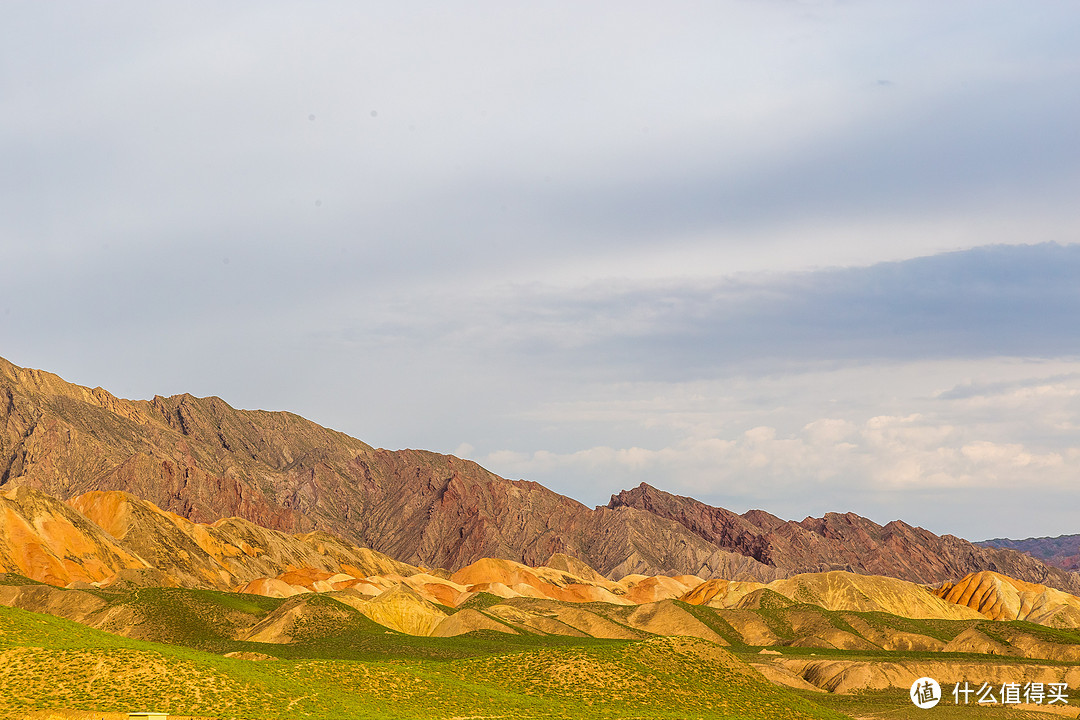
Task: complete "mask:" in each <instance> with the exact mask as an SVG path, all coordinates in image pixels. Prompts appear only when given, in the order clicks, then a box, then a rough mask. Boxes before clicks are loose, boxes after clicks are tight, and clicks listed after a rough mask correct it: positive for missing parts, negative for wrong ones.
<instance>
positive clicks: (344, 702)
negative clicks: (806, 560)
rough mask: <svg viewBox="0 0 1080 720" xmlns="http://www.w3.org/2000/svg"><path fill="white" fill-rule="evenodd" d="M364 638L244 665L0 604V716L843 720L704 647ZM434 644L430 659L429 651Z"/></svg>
mask: <svg viewBox="0 0 1080 720" xmlns="http://www.w3.org/2000/svg"><path fill="white" fill-rule="evenodd" d="M144 592H145V591H141V592H140V595H141V594H142V593H144ZM151 595H153V594H151ZM165 596H166V597H167V594H166V595H165ZM160 597H162V596H160V595H159V596H158V599H160ZM146 599H147V598H143V600H144V601H145V600H146ZM174 599H175V598H174ZM202 600H203V601H204V603H205V602H206V601H207V600H209V601H212V600H213V597H212V596H211V597H204V598H202ZM245 602H247V600H246V599H245V598H237V597H235V596H227V595H226V596H225V597H224V598H222V605H224V606H231V607H225V610H230V611H236V610H237V609H238V606H239V610H240V611H244V610H249V611H250V610H253V608H252V606H244V603H245ZM209 604H210V605H213V604H215V603H213V602H210V603H209ZM270 604H272V602H269V603H267V605H270ZM223 611H224V610H223ZM349 632H350V633H351V635H350V637H352V638H353V639H361V636H362V635H363V631H362V630H361V629H358V628H353V629H352V630H350V631H349ZM202 634H205V626H204V627H203V629H200V628H198V627H193V628H192V632H191V633H189V634H188V636H187V640H189V641H198V640H199V638H200V635H202ZM492 635H495V633H492ZM367 637H368V638H372V637H374V638H377V640H378V641H379V642H382V643H383V644H382V645H378V644H376V646H375V651H374V652H372V651H370V650H369V651H366V652H367V654H369V655H370V656H371V657H373V658H374V657H378V656H381V657H383V658H384V659H381V660H380V659H369V660H356V659H318V658H312V657H307V658H301V657H299V656H300V655H303V654H304V651H303V648H304V647H305V646H306V647H307V648H308V650H309V651H310V652H309V655H323V656H329V655H330V654H331V650H332V649H333V647H334V646H337V647H338V649H341V650H345V651H346V652H345V654H354V653H353V652H351V651H350V650H349V648H348V647H347V643H346V642H344V640H343V638H342V637H337V638H331V639H330V640H329V642H324V643H323V644H322V645H320V642H319V641H315V640H314V639H313V640H311V641H309V642H307V643H300V644H298V645H295V646H269V649H270V650H279V651H280V650H287V651H286V652H285V653H283V654H288V655H292V656H294V659H287V660H279V661H274V662H251V661H245V660H234V659H230V658H225V657H222V656H220V655H215V654H210V653H206V652H202V651H200V650H195V649H193V648H190V647H182V646H176V645H165V644H159V643H153V642H147V641H140V640H132V639H128V638H123V637H119V636H116V635H111V634H108V633H104V632H100V631H97V630H93V629H91V628H87V627H85V626H82V625H78V624H75V623H72V622H69V621H66V620H62V619H59V618H55V617H52V616H49V615H40V614H35V613H29V612H25V611H22V610H17V609H13V608H6V607H0V697H3V698H4V704H3V709H0V717H8V718H16V717H21V716H22V715H23V714H24V713H25V712H26V711H27V710H30V709H33V708H50V707H53V708H70V709H85V710H98V711H104V712H110V711H111V712H119V711H127V710H136V709H155V710H163V711H168V712H170V713H173V714H193V715H211V716H221V717H243V718H268V719H269V718H275V719H276V718H394V719H399V718H440V717H461V716H486V717H515V718H549V717H556V718H557V717H565V718H620V717H637V718H685V717H701V718H726V717H739V718H840V717H842V716H841V715H839V714H837V713H835V712H833V711H830V710H826V709H823V708H820V707H819V706H817V705H815V704H813V703H812V702H810V701H809V700H806V699H804V698H801V697H799V696H798V695H796V694H794V693H790V692H787V691H785V690H782V689H780V688H776V687H774V686H772V685H771V684H769V683H767V682H765V681H764V680H763V679H761V678H760V677H759V676H757V675H756V674H754V673H753V672H748V671H747V669H746V668H745V666H743V665H742V664H741V663H739V662H737V661H735V660H734V659H733V658H732V657H731V656H729V655H727V654H726V653H723V652H722V651H719V650H718V649H717V648H715V646H712V645H711V644H709V643H705V642H703V641H697V640H687V639H681V638H658V639H655V640H649V641H644V642H635V643H622V642H612V641H607V642H602V641H595V640H591V641H587V642H580V643H577V644H574V645H571V644H569V643H567V641H566V640H565V639H562V638H560V639H557V640H554V641H551V640H549V639H547V638H539V637H536V638H532V639H531V640H530V641H529V642H528V645H527V646H526V645H525V644H523V643H524V641H523V640H521V639H519V640H517V641H516V644H514V643H508V642H507V641H506V640H504V639H501V638H494V637H491V636H484V635H480V636H478V637H469V638H448V639H436V638H412V639H407V638H406V637H404V636H401V635H397V634H393V635H391V636H387V635H386V634H385V633H384V632H382V631H380V632H379V633H378V634H377V635H376V634H374V633H367ZM384 638H385V639H384ZM202 639H204V640H205V639H206V638H205V637H203V638H202ZM390 641H393V642H394V643H395V644H398V645H401V644H402V642H403V641H405V643H404V647H405V648H406V650H407V649H408V648H414V649H415V650H416V652H414V653H413V654H412V656H409V652H407V651H401V652H399V653H398V654H399V657H398V658H396V659H391V660H387V659H385V657H386V653H385V652H384V651H385V648H386V646H387V645H388V644H389V643H390ZM249 645H252V646H254V645H257V644H249ZM437 646H441V652H433V650H434V649H435V648H436V647H437ZM258 648H259V649H260V650H263V651H265V650H267V649H268V646H264V645H258ZM356 654H364V653H356ZM431 655H441V656H443V657H447V658H450V657H456V658H457V659H443V660H432V659H430V656H431ZM425 656H427V657H425Z"/></svg>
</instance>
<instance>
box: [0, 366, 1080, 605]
mask: <svg viewBox="0 0 1080 720" xmlns="http://www.w3.org/2000/svg"><path fill="white" fill-rule="evenodd" d="M0 486H3V488H4V489H5V490H12V489H14V488H27V489H32V490H37V491H39V492H40V493H42V494H43V495H42V497H44V496H48V497H52V498H57V499H59V500H71V499H73V498H78V497H80V496H82V497H84V498H85V497H94V496H92V495H91V496H87V495H86V494H87V493H92V492H93V491H99V492H105V491H123V492H126V493H130V494H131V495H133V496H135V497H136V498H141V499H143V500H146V501H148V502H149V503H151V504H152V505H153V506H154V507H155V509H157V511H158V512H165V513H171V514H172V515H173V516H175V517H176V518H177V522H180V519H183V520H185V521H187V522H188V523H189V524H192V525H193V527H194V526H197V527H202V526H203V525H199V524H200V523H203V524H205V523H214V522H216V521H218V520H220V519H222V518H229V517H235V518H239V519H240V520H241V521H247V522H248V523H251V524H252V525H253V526H258V527H260V528H263V529H264V530H272V531H278V532H280V533H284V534H285V535H287V536H294V535H301V536H305V537H308V538H309V541H305V542H315V543H317V542H318V540H317V539H310V538H319V537H321V536H320V535H318V534H319V533H323V534H326V533H329V534H331V535H332V536H333V537H334V538H340V541H338V542H341V543H343V544H345V545H349V546H350V547H356V548H365V549H366V548H370V549H371V550H372V551H376V552H377V553H381V554H382V555H385V556H386V558H387V561H391V562H399V563H405V564H408V565H410V566H415V567H421V566H422V567H425V568H445V569H446V570H448V571H456V570H460V569H462V568H464V567H466V566H468V565H470V564H471V563H474V562H476V561H478V560H480V559H483V558H503V559H507V560H512V561H515V562H518V563H521V564H523V565H525V566H531V567H536V566H542V565H544V564H545V563H546V562H548V561H549V560H550V559H551V558H552V556H554V555H557V554H562V555H565V556H569V557H573V558H579V559H580V560H581V561H583V562H584V563H586V564H587V565H588V566H590V567H592V568H596V570H597V571H599V572H600V573H601V574H602V575H604V576H606V577H608V578H611V579H615V578H621V577H624V576H627V575H632V574H641V575H647V576H653V575H665V576H678V575H692V576H700V577H706V578H707V577H712V578H725V579H727V580H731V581H749V582H759V583H768V582H772V581H774V580H779V579H782V578H787V577H791V576H793V575H796V574H800V573H807V572H823V571H829V570H843V571H848V572H853V573H860V574H872V575H884V576H890V577H894V578H898V579H901V580H906V581H910V582H916V583H940V582H944V581H947V580H956V579H958V578H961V577H963V576H965V575H968V574H971V573H978V572H982V571H991V572H999V573H1003V574H1005V575H1008V576H1011V577H1012V578H1015V579H1017V580H1020V581H1024V582H1028V583H1038V584H1042V585H1046V586H1049V587H1052V588H1056V589H1058V590H1062V591H1065V592H1069V593H1074V594H1075V593H1080V575H1077V574H1076V573H1072V572H1068V571H1066V570H1063V569H1061V568H1056V567H1052V566H1050V565H1047V564H1046V563H1044V562H1042V561H1040V560H1038V559H1036V558H1033V557H1031V556H1029V555H1026V554H1024V553H1021V552H1018V551H1016V550H1012V549H1008V548H993V547H981V546H978V545H975V544H973V543H970V542H968V541H966V540H963V539H961V538H957V537H954V536H951V535H944V536H937V535H934V534H933V533H930V532H928V531H926V530H923V529H921V528H915V527H912V526H910V525H907V524H905V523H903V522H900V521H893V522H890V523H888V524H887V525H884V526H882V525H878V524H876V523H874V522H872V521H870V520H868V519H866V518H862V517H859V516H857V515H854V514H851V513H847V514H834V513H830V514H827V515H826V516H825V517H823V518H807V519H805V520H803V521H801V522H794V521H785V520H782V519H780V518H777V517H775V516H773V515H770V514H769V513H766V512H764V511H760V510H754V511H750V512H747V513H744V514H741V515H740V514H736V513H733V512H730V511H728V510H724V509H723V508H716V507H712V506H709V505H707V504H705V503H702V502H699V501H697V500H694V499H692V498H688V497H681V496H677V495H672V494H670V493H666V492H663V491H661V490H658V489H656V488H653V487H651V486H649V485H646V484H642V485H641V486H639V487H637V488H634V489H633V490H628V491H624V492H621V493H619V494H618V495H615V496H613V497H612V498H611V502H609V503H608V505H607V506H605V507H597V508H588V507H586V506H585V505H582V504H581V503H579V502H577V501H575V500H573V499H571V498H568V497H565V496H563V495H559V494H558V493H555V492H553V491H551V490H549V489H547V488H545V487H543V486H542V485H540V484H538V483H535V482H529V481H524V480H508V479H505V478H501V477H499V476H497V475H495V474H493V473H491V472H489V471H487V470H485V469H484V468H482V467H480V466H479V465H477V464H476V463H474V462H471V461H468V460H463V459H460V458H456V457H453V456H450V455H442V454H438V453H433V452H427V451H422V450H397V451H391V450H382V449H376V448H373V447H371V446H370V445H367V444H366V443H364V442H362V441H360V440H357V439H354V438H351V437H349V436H348V435H345V434H344V433H340V432H337V431H334V430H330V429H327V428H324V427H321V426H319V425H317V424H316V423H314V422H311V421H309V420H306V419H304V418H302V417H299V416H297V415H294V414H292V413H287V412H267V411H261V410H238V409H235V408H232V407H231V406H229V405H228V404H227V403H226V402H225V401H223V400H221V399H220V398H216V397H209V398H196V397H193V396H191V395H177V396H172V397H154V398H153V399H152V400H124V399H120V398H117V397H115V396H113V395H112V394H110V393H109V392H107V391H106V390H103V389H102V388H93V389H91V388H86V387H82V386H79V385H75V384H71V383H68V382H66V381H64V380H62V379H61V378H59V377H58V376H56V375H54V374H51V373H48V372H45V371H41V370H33V369H26V368H21V367H18V366H15V365H13V364H12V363H10V362H7V361H6V360H3V359H0ZM99 501H100V500H99ZM78 502H79V503H83V505H85V506H86V507H84V508H83V509H85V510H86V511H87V512H91V513H92V510H93V509H92V507H89V506H90V505H92V502H91V501H90V500H83V499H80V500H79V501H78ZM80 507H82V506H80ZM133 507H134V506H133ZM131 512H141V511H136V510H131ZM106 515H108V513H105V514H104V515H101V516H100V519H101V522H102V523H103V526H108V525H109V523H113V522H116V521H115V519H110V518H109V517H106ZM132 532H134V530H133V531H132ZM192 532H194V531H192ZM312 533H315V534H314V535H313V534H312ZM182 549H183V548H182V547H179V546H178V548H177V551H179V550H182ZM290 552H293V550H290ZM295 552H300V550H295ZM117 562H126V560H124V559H123V558H121V557H119V556H118V559H117ZM357 562H359V560H357ZM286 564H288V563H286ZM294 564H295V563H294ZM61 567H62V563H61ZM126 570H127V571H130V572H139V571H147V568H142V569H141V570H140V568H138V567H135V566H131V567H128V568H126ZM58 572H59V571H58ZM215 572H216V570H215ZM234 579H235V578H234ZM229 582H231V580H230V581H229ZM225 584H226V585H227V584H228V582H226V583H225Z"/></svg>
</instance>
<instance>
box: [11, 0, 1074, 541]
mask: <svg viewBox="0 0 1080 720" xmlns="http://www.w3.org/2000/svg"><path fill="white" fill-rule="evenodd" d="M1078 27H1080V5H1077V4H1075V3H1069V2H1062V1H1050V0H1031V1H1029V2H1024V3H1019V2H996V1H995V0H979V1H978V2H974V1H971V2H968V1H964V0H957V1H956V2H950V3H939V2H920V1H918V0H913V1H905V2H895V0H893V1H891V2H884V1H882V2H876V1H873V0H865V1H861V0H848V1H841V0H835V1H826V0H820V1H814V0H805V1H796V0H738V1H736V0H718V1H714V2H707V3H706V2H702V3H698V2H678V1H676V2H668V3H645V2H633V1H620V2H618V3H616V2H594V3H580V2H557V1H556V2H546V3H542V4H540V3H523V2H513V1H507V0H500V1H499V2H466V3H455V4H448V3H424V2H395V3H385V2H379V3H366V2H351V1H350V2H318V3H291V2H290V3H286V2H275V1H274V0H260V1H259V2H244V1H240V0H238V1H236V2H230V3H218V2H186V3H173V4H165V3H141V2H108V1H103V2H100V3H94V4H92V5H88V4H86V3H75V2H67V3H65V2H56V3H39V2H31V1H27V2H19V1H12V2H8V3H6V4H5V19H4V22H3V23H2V24H0V269H2V270H3V282H2V283H0V356H3V357H5V358H7V359H8V360H10V361H11V362H13V363H15V364H16V365H20V366H23V367H36V368H42V369H46V370H49V371H52V372H55V373H57V374H59V375H61V376H62V377H64V378H65V379H67V380H69V381H72V382H76V383H79V384H83V385H88V386H91V387H93V386H101V387H105V388H106V389H108V390H109V391H110V392H112V393H114V394H116V395H119V396H121V397H127V398H150V397H153V396H154V395H171V394H176V393H182V392H190V393H192V394H195V395H199V396H206V395H217V396H219V397H221V398H223V399H225V400H226V401H227V402H229V403H230V404H231V405H233V406H234V407H239V408H250V409H255V408H259V409H266V410H289V411H292V412H296V413H299V414H301V415H303V416H305V417H308V418H310V419H312V420H314V421H316V422H318V423H320V424H323V425H326V426H329V427H332V428H335V429H337V430H341V431H344V432H346V433H348V434H350V435H353V436H355V437H358V438H360V439H362V440H364V441H365V442H368V443H370V444H372V445H375V446H378V447H386V448H390V449H398V448H405V447H412V448H423V449H428V450H434V451H437V452H443V453H453V454H456V455H459V456H462V457H466V458H470V459H473V460H475V461H477V462H479V463H480V464H482V465H484V466H485V467H487V468H489V469H490V470H492V471H494V472H496V473H498V474H500V475H502V476H505V477H510V478H526V479H529V480H536V481H539V482H541V483H543V484H545V485H547V486H548V487H550V488H552V489H553V490H556V491H558V492H561V493H564V494H567V495H569V496H571V497H574V498H576V499H578V500H580V501H582V502H584V503H586V504H589V505H600V504H606V503H607V501H608V499H609V496H610V495H611V494H612V493H615V492H618V491H619V490H622V489H625V488H629V487H633V486H636V485H637V484H638V483H640V482H648V483H650V484H651V485H654V486H656V487H658V488H661V489H663V490H667V491H669V492H673V493H677V494H683V495H692V496H694V497H697V498H699V499H701V500H703V501H705V502H709V503H711V504H714V505H719V506H722V507H726V508H729V509H732V510H735V511H738V512H743V511H746V510H748V509H752V508H760V509H764V510H767V511H769V512H772V513H774V514H776V515H779V516H781V517H784V518H788V519H795V520H800V519H802V518H804V517H806V516H808V515H813V516H820V515H821V514H823V513H825V512H848V511H851V512H857V513H859V514H861V515H865V516H867V517H870V518H871V519H873V520H875V521H877V522H879V523H886V522H888V521H890V520H893V519H902V520H904V521H906V522H908V523H911V524H913V525H917V526H921V527H925V528H927V529H929V530H931V531H933V532H935V533H939V534H941V533H951V534H955V535H959V536H961V537H965V538H968V539H971V540H982V539H986V538H992V537H1012V538H1024V537H1030V536H1045V535H1059V534H1066V533H1080V518H1078V516H1077V514H1076V511H1075V508H1076V507H1078V506H1080V482H1077V480H1078V471H1080V282H1078V280H1080V236H1078V233H1077V228H1080V202H1076V198H1077V197H1078V196H1080V91H1078V88H1080V43H1077V42H1076V29H1077V28H1078Z"/></svg>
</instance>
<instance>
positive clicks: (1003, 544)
mask: <svg viewBox="0 0 1080 720" xmlns="http://www.w3.org/2000/svg"><path fill="white" fill-rule="evenodd" d="M976 544H977V545H980V546H982V547H989V548H1008V549H1009V550H1018V551H1020V552H1022V553H1024V554H1025V555H1030V556H1032V557H1033V558H1037V559H1038V560H1042V561H1043V562H1044V563H1046V564H1047V565H1053V566H1054V567H1059V568H1061V569H1063V570H1080V535H1059V536H1057V537H1037V538H1026V539H1024V540H1009V539H1008V538H994V539H993V540H983V541H982V542H979V543H976Z"/></svg>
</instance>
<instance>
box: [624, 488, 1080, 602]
mask: <svg viewBox="0 0 1080 720" xmlns="http://www.w3.org/2000/svg"><path fill="white" fill-rule="evenodd" d="M608 507H609V508H613V509H614V508H623V507H626V508H635V509H638V510H642V511H646V512H649V513H652V514H654V515H658V516H660V517H663V518H667V519H669V520H674V521H675V522H677V523H679V524H680V525H682V526H683V527H685V528H687V529H688V530H690V531H691V532H693V533H694V534H695V535H696V536H698V537H700V538H701V539H703V540H707V541H708V542H710V543H712V544H713V545H716V546H717V547H720V548H724V549H728V550H733V551H735V552H739V553H742V554H744V555H747V556H749V557H752V558H754V559H755V560H757V561H758V562H761V563H763V564H766V565H769V566H770V567H775V568H777V569H779V570H781V571H783V572H785V573H787V574H794V573H805V572H823V571H828V570H847V571H850V572H856V573H863V574H868V575H886V576H889V577H895V578H901V579H904V580H910V581H913V582H920V583H939V582H943V581H945V580H949V579H956V578H960V577H962V576H964V575H968V574H970V573H975V572H979V571H982V570H990V571H995V572H1000V573H1004V574H1006V575H1009V576H1011V577H1015V578H1018V579H1022V580H1027V581H1029V582H1037V583H1042V584H1044V585H1049V586H1051V587H1056V588H1059V589H1063V590H1066V591H1067V592H1072V593H1076V592H1077V591H1078V590H1080V582H1078V581H1080V576H1077V575H1076V574H1075V573H1068V572H1065V571H1063V570H1061V569H1059V568H1055V567H1049V566H1047V565H1046V564H1044V563H1042V562H1040V561H1038V560H1036V559H1033V558H1031V557H1029V556H1027V555H1023V554H1021V553H1018V552H1016V551H1015V550H1009V549H998V548H987V547H979V546H977V545H975V544H973V543H970V542H968V541H967V540H963V539H961V538H958V537H955V536H953V535H942V536H938V535H935V534H933V533H932V532H930V531H928V530H924V529H922V528H916V527H912V526H911V525H908V524H907V523H904V522H901V521H899V520H894V521H893V522H890V523H888V524H887V525H878V524H877V523H875V522H873V521H871V520H868V519H866V518H864V517H860V516H858V515H855V514H854V513H846V514H843V515H840V514H837V513H828V514H827V515H825V517H823V518H811V517H808V518H806V519H805V520H803V521H801V522H795V521H791V520H781V519H780V518H778V517H776V516H774V515H770V514H769V513H766V512H763V511H761V510H751V511H750V512H747V513H745V514H743V515H737V514H735V513H733V512H731V511H730V510H725V509H723V508H717V507H712V506H711V505H706V504H705V503H703V502H700V501H698V500H695V499H693V498H689V497H683V496H679V495H672V494H670V493H666V492H663V491H662V490H657V489H656V488H654V487H651V486H649V485H647V484H645V483H642V484H641V485H640V486H638V487H636V488H634V489H633V490H624V491H623V492H621V493H619V494H618V495H613V496H612V498H611V502H610V503H608Z"/></svg>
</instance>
